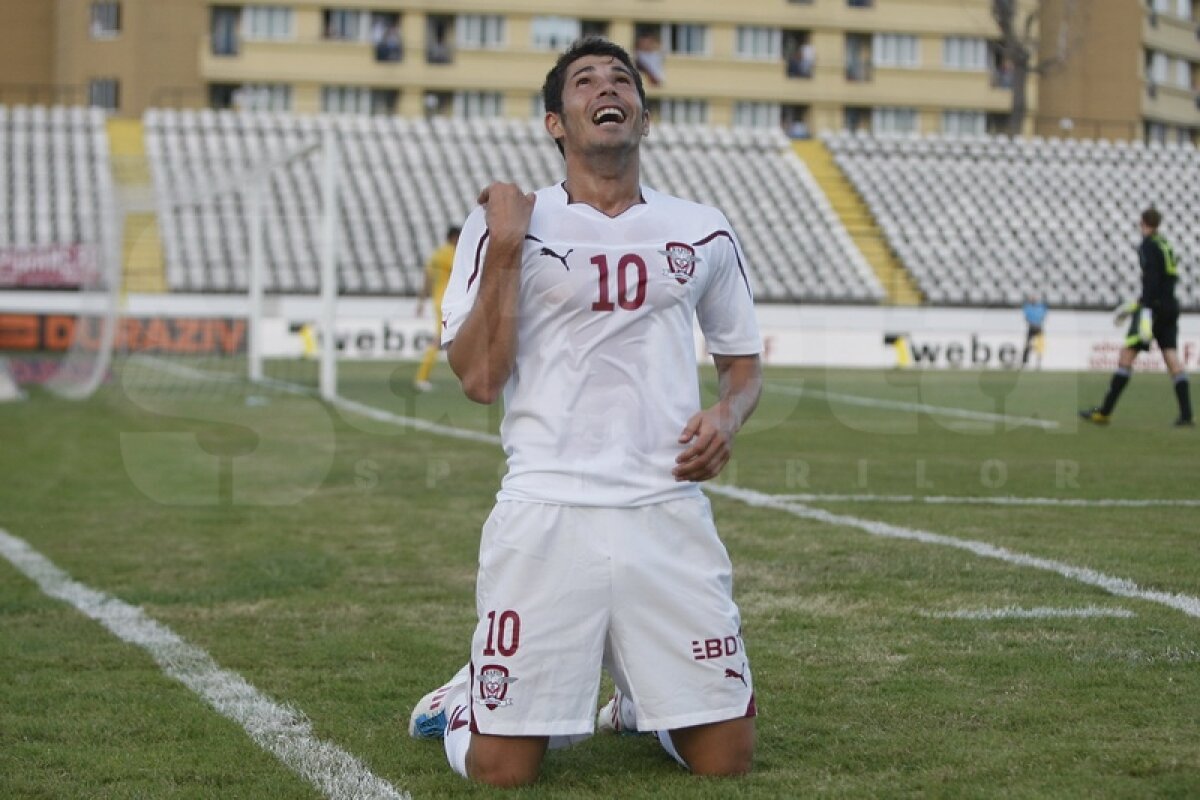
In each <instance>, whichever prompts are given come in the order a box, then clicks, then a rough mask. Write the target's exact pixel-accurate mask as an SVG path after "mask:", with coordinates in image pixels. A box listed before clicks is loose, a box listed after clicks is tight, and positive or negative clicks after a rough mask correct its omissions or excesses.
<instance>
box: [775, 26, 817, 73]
mask: <svg viewBox="0 0 1200 800" xmlns="http://www.w3.org/2000/svg"><path fill="white" fill-rule="evenodd" d="M782 41H783V57H784V71H785V72H786V73H787V76H788V77H789V78H811V77H812V76H813V73H814V72H815V71H816V69H817V48H816V47H814V46H813V42H812V33H811V32H810V31H796V30H787V31H783V36H782Z"/></svg>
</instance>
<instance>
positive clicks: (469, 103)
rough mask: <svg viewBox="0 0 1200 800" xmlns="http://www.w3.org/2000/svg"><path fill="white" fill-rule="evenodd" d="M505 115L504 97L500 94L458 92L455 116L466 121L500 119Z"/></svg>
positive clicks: (455, 97)
mask: <svg viewBox="0 0 1200 800" xmlns="http://www.w3.org/2000/svg"><path fill="white" fill-rule="evenodd" d="M503 114H504V97H503V96H502V95H501V94H500V93H499V92H458V93H456V94H455V95H454V116H456V117H462V118H465V119H478V118H480V117H499V116H502V115H503Z"/></svg>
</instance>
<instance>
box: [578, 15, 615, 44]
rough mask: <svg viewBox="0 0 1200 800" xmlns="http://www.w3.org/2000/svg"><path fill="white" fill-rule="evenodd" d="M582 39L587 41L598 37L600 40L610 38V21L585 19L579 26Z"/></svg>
mask: <svg viewBox="0 0 1200 800" xmlns="http://www.w3.org/2000/svg"><path fill="white" fill-rule="evenodd" d="M579 36H580V38H583V39H587V38H588V37H590V36H596V37H598V38H600V39H607V38H608V20H603V19H585V20H583V21H582V22H581V23H580V25H579Z"/></svg>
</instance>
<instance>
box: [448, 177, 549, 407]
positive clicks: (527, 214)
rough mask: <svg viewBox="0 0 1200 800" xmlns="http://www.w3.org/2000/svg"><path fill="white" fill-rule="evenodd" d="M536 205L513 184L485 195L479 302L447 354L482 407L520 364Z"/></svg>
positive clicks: (469, 393)
mask: <svg viewBox="0 0 1200 800" xmlns="http://www.w3.org/2000/svg"><path fill="white" fill-rule="evenodd" d="M535 200H536V198H535V196H534V195H532V194H526V193H525V192H522V191H521V190H520V189H519V188H518V187H517V186H515V185H513V184H511V183H493V184H491V185H490V186H488V187H487V188H486V189H484V190H483V191H482V192H480V194H479V203H480V205H482V206H484V208H486V209H487V217H486V219H487V228H488V249H487V255H486V257H485V258H484V262H483V274H482V275H481V276H480V279H479V297H478V298H477V299H476V301H475V306H474V307H473V308H472V310H471V313H470V314H469V315H468V316H467V318H466V320H464V321H463V324H462V327H461V328H460V329H459V331H458V335H457V336H455V337H454V341H453V342H451V343H450V349H449V351H448V352H447V356H448V358H449V361H450V368H451V369H452V370H454V374H455V375H457V376H458V379H459V381H461V382H462V387H463V392H464V393H465V394H466V395H467V397H469V398H470V399H472V400H474V401H475V402H476V403H483V404H485V405H490V404H491V403H494V402H496V400H497V398H499V397H500V392H501V390H503V388H504V384H505V383H507V382H508V377H509V375H511V374H512V370H513V364H514V363H515V361H516V355H517V304H518V301H517V290H518V288H519V286H520V279H521V250H522V247H523V245H524V243H525V233H526V232H527V231H528V230H529V221H530V219H531V218H532V216H533V205H534V202H535Z"/></svg>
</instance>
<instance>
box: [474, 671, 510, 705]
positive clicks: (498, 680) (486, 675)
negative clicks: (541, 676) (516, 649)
mask: <svg viewBox="0 0 1200 800" xmlns="http://www.w3.org/2000/svg"><path fill="white" fill-rule="evenodd" d="M517 680H518V679H517V678H511V677H509V675H508V668H507V667H502V666H500V665H499V664H488V665H486V666H485V667H484V668H483V669H481V670H479V697H478V699H476V701H475V702H476V703H479V704H481V705H484V706H487V708H488V710H489V711H495V710H496V709H497V708H500V707H501V706H511V705H512V702H513V701H512V698H510V697H508V685H509V684H510V683H516V682H517Z"/></svg>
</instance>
